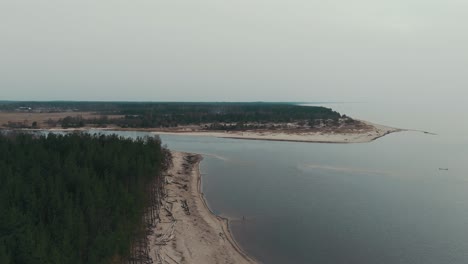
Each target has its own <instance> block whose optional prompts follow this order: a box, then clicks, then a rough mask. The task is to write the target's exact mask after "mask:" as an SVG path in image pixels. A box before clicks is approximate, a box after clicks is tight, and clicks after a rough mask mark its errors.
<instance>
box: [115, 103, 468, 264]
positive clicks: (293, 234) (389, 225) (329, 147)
mask: <svg viewBox="0 0 468 264" xmlns="http://www.w3.org/2000/svg"><path fill="white" fill-rule="evenodd" d="M327 106H329V107H332V108H334V109H336V110H338V111H340V112H342V113H346V114H349V115H350V116H353V117H356V118H361V119H365V120H369V121H373V122H377V123H381V124H385V125H391V126H395V127H400V128H412V129H422V130H427V131H430V132H434V133H437V134H438V135H436V136H434V135H427V134H423V133H420V132H402V133H396V134H391V135H389V136H385V137H383V138H381V139H379V140H377V141H374V142H371V143H364V144H316V143H293V142H273V141H252V140H247V141H243V140H235V139H219V138H212V137H186V136H170V135H163V136H161V138H162V140H163V143H165V144H167V145H168V146H169V147H170V148H171V149H175V150H181V151H187V152H197V153H204V154H205V155H204V157H205V159H204V161H203V162H202V164H201V171H202V173H203V191H204V193H205V196H206V198H207V200H208V203H209V205H210V207H211V208H212V209H213V211H214V212H215V213H217V214H220V215H223V216H225V217H228V218H230V219H231V227H232V231H233V233H234V236H235V237H236V239H237V240H238V242H239V243H240V245H241V246H242V247H243V248H244V249H245V250H246V251H247V252H248V253H249V254H251V255H253V256H254V257H256V258H257V259H259V260H261V261H262V262H264V263H389V264H390V263H392V264H393V263H426V264H427V263H460V264H461V263H468V228H467V227H468V173H467V172H468V162H467V161H468V151H467V150H468V140H467V138H468V137H467V136H466V135H467V134H468V124H467V122H466V120H468V119H466V114H465V113H468V111H466V109H465V110H464V111H461V110H463V107H460V106H451V107H446V108H442V110H441V107H436V106H434V105H411V104H407V105H401V104H399V105H396V104H393V105H390V104H389V105H382V104H337V105H327ZM424 107H426V108H424ZM465 108H466V107H465ZM120 133H121V134H122V135H130V136H137V135H142V134H144V133H138V132H120ZM439 168H448V169H449V170H448V171H443V170H439ZM243 217H245V220H243Z"/></svg>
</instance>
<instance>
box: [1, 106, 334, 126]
mask: <svg viewBox="0 0 468 264" xmlns="http://www.w3.org/2000/svg"><path fill="white" fill-rule="evenodd" d="M19 107H31V108H32V109H42V110H44V111H51V112H53V111H65V110H66V111H92V112H96V113H98V114H100V115H123V116H124V117H122V118H115V119H114V118H109V119H105V118H104V119H103V118H99V119H97V118H92V119H86V120H85V119H79V118H75V119H73V118H71V117H67V118H65V119H64V120H62V122H61V123H62V126H63V127H80V126H83V125H85V124H88V125H98V126H105V125H108V124H113V125H118V126H121V127H133V128H166V127H177V126H184V125H202V124H211V125H210V126H207V127H206V129H215V130H219V129H221V130H243V129H246V128H247V127H246V126H245V124H246V123H258V124H265V123H287V122H304V123H314V121H315V120H327V119H332V120H334V121H336V120H338V119H339V118H340V117H341V115H340V114H339V113H337V112H335V111H333V110H332V109H330V108H326V107H321V106H300V105H295V104H291V103H260V102H255V103H181V102H171V103H161V102H154V103H152V102H142V103H134V102H101V103H100V102H14V103H10V104H4V105H1V104H0V110H2V109H3V110H14V109H17V108H19ZM226 123H227V124H229V125H226ZM261 127H262V126H259V127H258V128H261Z"/></svg>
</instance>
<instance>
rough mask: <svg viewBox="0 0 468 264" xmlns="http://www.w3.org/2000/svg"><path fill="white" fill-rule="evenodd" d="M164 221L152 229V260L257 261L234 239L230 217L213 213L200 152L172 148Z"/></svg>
mask: <svg viewBox="0 0 468 264" xmlns="http://www.w3.org/2000/svg"><path fill="white" fill-rule="evenodd" d="M172 155H173V166H172V167H171V169H170V170H169V171H168V173H167V176H166V194H167V196H166V198H165V199H164V201H163V206H164V210H161V212H160V219H161V223H160V224H158V225H157V227H156V228H155V229H154V230H153V232H152V234H151V236H150V238H149V241H150V257H151V258H152V260H153V263H195V264H197V263H200V264H215V263H258V262H257V261H256V260H254V259H253V258H251V257H250V256H248V255H247V254H246V253H245V252H244V251H243V250H242V249H241V248H240V247H239V246H238V245H237V244H236V242H235V241H234V238H233V237H232V234H231V233H230V231H229V225H228V221H227V220H226V219H224V218H222V217H219V216H216V215H214V214H213V213H212V212H211V211H210V209H209V208H208V206H207V204H206V202H205V200H204V198H203V194H202V193H201V175H200V171H199V163H200V161H201V160H202V157H201V156H200V155H196V154H190V153H183V152H172Z"/></svg>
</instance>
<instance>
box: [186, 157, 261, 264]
mask: <svg viewBox="0 0 468 264" xmlns="http://www.w3.org/2000/svg"><path fill="white" fill-rule="evenodd" d="M191 154H192V155H197V156H199V157H200V158H199V161H198V162H197V163H196V164H195V167H196V168H195V169H196V174H195V176H196V177H197V193H198V195H199V199H200V200H201V201H202V202H203V205H204V206H205V209H206V210H207V211H208V212H210V214H211V215H212V216H214V217H215V218H216V219H217V220H218V221H219V223H220V224H221V226H222V228H223V231H224V234H225V236H226V238H227V239H228V241H229V243H231V246H232V247H233V248H234V249H235V250H236V251H237V252H238V253H239V254H241V255H242V256H244V258H245V259H246V260H248V261H252V262H251V263H259V262H258V261H257V260H255V259H254V258H253V257H252V256H250V255H249V254H247V252H245V251H244V250H243V249H242V247H241V246H240V245H239V244H238V243H237V241H236V239H235V238H234V234H233V233H232V231H231V227H230V225H229V219H227V218H225V217H222V216H219V215H217V214H215V213H214V212H213V211H212V210H211V208H210V207H209V206H208V202H207V201H206V199H205V195H204V194H203V192H202V177H201V171H200V163H201V162H202V161H203V155H201V154H195V153H191Z"/></svg>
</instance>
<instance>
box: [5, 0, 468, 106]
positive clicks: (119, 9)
mask: <svg viewBox="0 0 468 264" xmlns="http://www.w3.org/2000/svg"><path fill="white" fill-rule="evenodd" d="M467 10H468V1H466V0H353V1H350V0H326V1H324V0H320V1H314V0H303V1H298V0H282V1H277V0H265V1H261V0H232V1H222V0H197V1H190V0H186V1H179V0H167V1H160V0H152V1H149V0H148V1H142V0H128V1H118V0H99V1H96V0H92V1H91V0H89V1H88V0H76V1H67V0H41V1H38V0H29V1H23V0H0V100H145V101H167V100H170V101H259V100H262V101H385V100H405V101H411V100H429V101H436V100H465V101H466V97H467V95H468V15H467V14H468V13H467V12H468V11H467Z"/></svg>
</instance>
